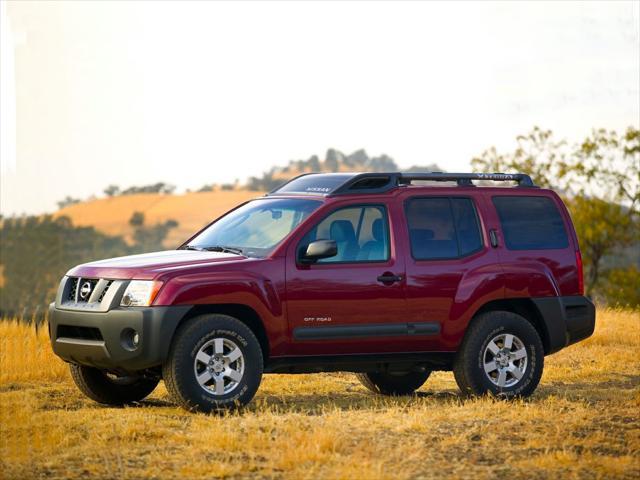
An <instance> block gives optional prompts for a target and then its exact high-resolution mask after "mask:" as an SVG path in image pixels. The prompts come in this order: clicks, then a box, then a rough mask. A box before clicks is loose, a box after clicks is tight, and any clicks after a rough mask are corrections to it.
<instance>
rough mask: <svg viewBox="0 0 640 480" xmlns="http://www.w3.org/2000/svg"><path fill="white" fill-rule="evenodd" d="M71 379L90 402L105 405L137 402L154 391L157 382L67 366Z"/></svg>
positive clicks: (155, 380) (95, 369)
mask: <svg viewBox="0 0 640 480" xmlns="http://www.w3.org/2000/svg"><path fill="white" fill-rule="evenodd" d="M69 368H70V370H71V378H73V381H74V382H75V384H76V385H77V386H78V388H79V389H80V391H81V392H82V393H84V394H85V395H86V396H87V397H89V398H90V399H91V400H94V401H96V402H98V403H103V404H105V405H125V404H128V403H133V402H139V401H140V400H142V399H143V398H145V397H147V396H148V395H150V394H151V392H153V390H155V388H156V386H157V385H158V382H159V380H158V379H156V378H148V377H143V376H136V375H131V376H116V375H112V374H110V373H107V372H105V371H103V370H99V369H97V368H92V367H85V366H82V365H75V364H71V365H69Z"/></svg>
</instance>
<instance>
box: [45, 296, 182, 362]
mask: <svg viewBox="0 0 640 480" xmlns="http://www.w3.org/2000/svg"><path fill="white" fill-rule="evenodd" d="M189 308H190V307H189V306H173V307H133V308H132V307H127V308H115V309H112V310H109V311H106V312H96V311H81V310H71V309H63V308H57V307H56V305H55V304H51V306H50V307H49V333H50V336H51V346H52V348H53V351H54V353H55V354H56V355H58V356H59V357H60V358H62V359H63V360H66V361H68V362H71V363H77V364H80V365H87V366H91V367H97V368H102V369H110V370H119V371H126V372H132V371H137V370H144V369H147V368H151V367H155V366H157V365H160V364H162V362H163V361H164V360H165V358H166V357H167V354H168V352H169V346H170V344H171V338H172V337H173V333H174V332H175V330H176V328H177V326H178V324H179V322H180V320H181V319H182V318H183V317H184V315H185V313H187V311H188V310H189ZM132 331H135V332H136V333H137V334H138V338H139V342H138V345H137V346H136V347H134V346H133V345H132V344H131V342H130V339H131V334H132Z"/></svg>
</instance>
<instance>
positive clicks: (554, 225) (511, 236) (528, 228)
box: [493, 195, 569, 250]
mask: <svg viewBox="0 0 640 480" xmlns="http://www.w3.org/2000/svg"><path fill="white" fill-rule="evenodd" d="M493 204H494V205H495V207H496V210H497V212H498V217H499V218H500V224H501V225H502V232H503V235H504V241H505V244H506V246H507V248H508V249H509V250H547V249H553V248H567V247H568V246H569V239H568V238H567V231H566V229H565V226H564V221H563V220H562V217H561V216H560V212H559V211H558V207H557V206H556V204H555V202H554V201H553V200H551V199H550V198H548V197H524V196H517V197H516V196H507V195H504V196H499V197H493Z"/></svg>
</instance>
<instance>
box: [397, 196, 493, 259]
mask: <svg viewBox="0 0 640 480" xmlns="http://www.w3.org/2000/svg"><path fill="white" fill-rule="evenodd" d="M407 223H408V225H409V237H410V240H411V254H412V255H413V258H415V259H416V260H433V259H438V258H456V257H462V256H465V255H468V254H469V253H472V252H474V251H476V250H478V249H479V248H480V247H482V238H481V237H480V229H479V226H478V219H477V216H476V212H475V208H474V206H473V203H472V201H471V200H470V199H468V198H416V199H413V200H410V201H409V203H408V205H407Z"/></svg>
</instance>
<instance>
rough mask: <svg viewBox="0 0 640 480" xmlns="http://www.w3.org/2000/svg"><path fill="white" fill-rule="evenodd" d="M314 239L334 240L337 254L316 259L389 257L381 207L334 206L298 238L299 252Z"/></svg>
mask: <svg viewBox="0 0 640 480" xmlns="http://www.w3.org/2000/svg"><path fill="white" fill-rule="evenodd" d="M315 240H335V242H336V244H337V246H338V254H337V255H336V256H334V257H331V258H324V259H321V260H318V262H317V263H339V262H382V261H385V260H388V259H389V226H388V223H387V214H386V210H385V209H384V207H380V206H359V207H348V208H342V209H340V210H336V211H335V212H333V213H332V214H330V215H329V216H328V217H326V218H325V219H324V220H322V221H321V222H320V223H319V224H318V225H316V226H315V227H314V228H313V229H312V230H311V231H310V232H309V233H307V235H305V237H304V239H303V240H302V242H300V253H301V252H302V251H304V249H306V247H307V245H309V243H311V242H313V241H315Z"/></svg>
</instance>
